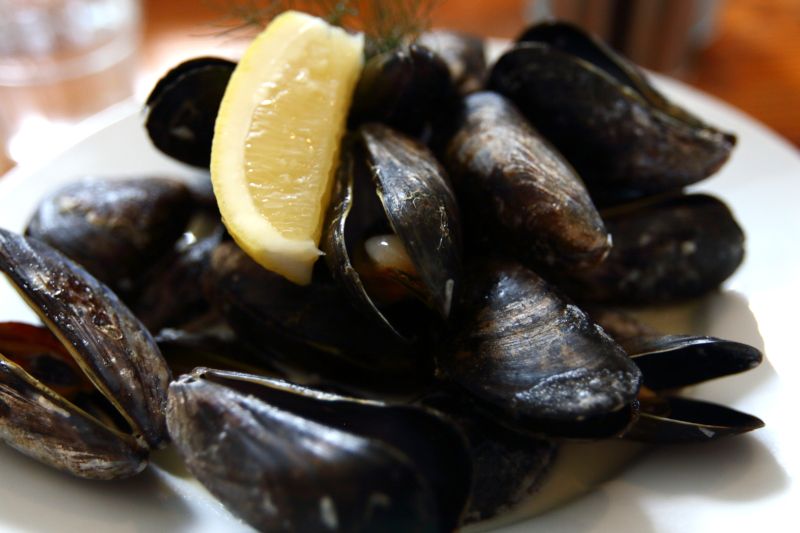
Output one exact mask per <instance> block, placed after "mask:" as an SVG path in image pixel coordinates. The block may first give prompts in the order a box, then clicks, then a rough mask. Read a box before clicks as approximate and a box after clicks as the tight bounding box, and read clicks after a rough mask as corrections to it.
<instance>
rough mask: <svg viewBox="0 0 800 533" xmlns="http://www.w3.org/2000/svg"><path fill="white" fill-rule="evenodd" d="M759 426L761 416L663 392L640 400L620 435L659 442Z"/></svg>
mask: <svg viewBox="0 0 800 533" xmlns="http://www.w3.org/2000/svg"><path fill="white" fill-rule="evenodd" d="M761 427H764V422H763V421H762V420H761V419H759V418H757V417H755V416H753V415H749V414H747V413H743V412H741V411H737V410H735V409H731V408H730V407H725V406H724V405H718V404H715V403H711V402H705V401H701V400H693V399H690V398H678V397H670V396H666V397H659V398H658V400H657V401H656V402H654V404H653V405H650V404H648V402H647V401H642V402H641V411H640V413H639V418H638V419H637V420H636V422H635V423H634V424H633V425H632V426H631V427H630V428H629V429H628V430H627V431H626V432H625V434H624V435H623V438H625V439H630V440H638V441H643V442H655V443H661V444H673V443H674V444H677V443H683V442H705V441H709V440H716V439H718V438H722V437H728V436H731V435H739V434H741V433H747V432H748V431H753V430H756V429H759V428H761Z"/></svg>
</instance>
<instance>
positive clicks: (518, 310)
mask: <svg viewBox="0 0 800 533" xmlns="http://www.w3.org/2000/svg"><path fill="white" fill-rule="evenodd" d="M466 287H467V288H466V290H465V296H464V299H463V301H462V302H461V304H460V307H459V315H460V316H459V319H460V320H458V321H457V324H456V331H455V333H454V335H453V338H452V340H451V342H450V343H449V345H448V346H447V347H446V348H445V349H444V350H443V351H442V353H441V354H440V355H439V357H438V358H437V365H438V371H439V373H440V374H441V375H442V376H443V377H445V378H446V379H448V380H450V381H452V382H454V383H456V384H458V385H459V386H461V387H462V388H464V389H466V391H468V393H469V394H470V395H471V396H473V397H474V398H475V399H476V401H479V402H480V403H481V404H482V405H484V406H487V407H489V408H491V409H493V410H495V411H497V412H498V413H500V414H501V415H502V416H503V417H505V418H506V419H507V420H513V421H515V425H516V426H517V427H520V428H527V429H529V430H531V431H540V432H544V433H549V434H552V435H558V434H562V435H576V436H577V435H580V436H591V435H592V434H594V435H599V434H603V435H611V434H614V433H615V432H618V431H621V430H622V429H623V428H624V427H625V426H626V425H627V424H628V423H629V422H630V417H631V415H632V413H631V411H630V409H631V406H632V405H633V404H634V402H635V400H636V396H637V393H638V390H639V383H640V380H641V374H640V372H639V370H638V368H636V365H635V364H633V362H632V361H631V360H630V358H629V357H628V356H627V354H626V353H625V352H624V351H623V350H622V348H621V347H619V346H618V345H617V344H616V343H614V342H613V341H612V340H611V339H610V338H609V337H608V336H607V335H606V334H605V333H604V332H603V330H602V329H601V328H600V327H598V326H596V325H595V324H594V323H592V322H591V321H590V320H589V318H588V317H587V315H586V314H585V313H584V312H583V311H581V310H580V309H579V308H578V307H576V306H575V305H574V304H571V303H569V302H568V301H567V300H565V299H563V298H562V297H561V296H560V295H559V294H558V293H557V292H555V290H554V289H553V288H551V287H550V286H549V285H548V284H547V283H546V282H545V281H544V280H543V279H541V278H540V277H539V276H537V275H536V274H535V273H533V272H532V271H530V270H528V269H526V268H524V267H522V266H521V265H520V264H518V263H513V262H506V261H502V262H501V261H493V262H490V263H488V264H485V265H480V266H477V267H475V268H474V270H473V271H472V273H471V276H470V277H469V278H468V282H467V285H466Z"/></svg>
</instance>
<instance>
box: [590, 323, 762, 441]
mask: <svg viewBox="0 0 800 533" xmlns="http://www.w3.org/2000/svg"><path fill="white" fill-rule="evenodd" d="M591 315H592V318H594V319H595V320H597V321H598V323H599V324H601V325H602V327H603V328H604V329H605V331H607V332H608V333H609V334H610V335H611V336H612V337H614V339H615V340H617V342H619V343H620V345H621V346H622V347H623V348H624V349H625V350H626V351H627V352H628V353H629V354H630V356H631V358H632V360H633V361H634V362H635V363H636V366H638V367H639V369H640V370H641V372H642V383H643V386H642V390H641V392H640V394H639V407H640V410H639V416H638V418H637V419H636V421H635V422H634V423H633V424H632V425H631V426H630V427H629V428H628V429H627V430H626V432H625V433H624V435H623V437H624V438H626V439H630V440H639V441H647V442H656V443H679V442H692V441H701V442H702V441H707V440H713V439H717V438H719V437H724V436H728V435H736V434H739V433H745V432H747V431H752V430H754V429H758V428H760V427H762V426H763V425H764V423H763V422H762V421H761V420H759V419H758V418H756V417H754V416H751V415H748V414H746V413H742V412H739V411H736V410H734V409H730V408H728V407H724V406H722V405H717V404H713V403H709V402H704V401H702V400H694V399H689V398H679V397H676V396H674V394H675V392H674V391H675V390H677V389H679V388H681V387H686V386H689V385H695V384H697V383H702V382H704V381H708V380H710V379H716V378H720V377H723V376H728V375H732V374H738V373H740V372H745V371H747V370H751V369H753V368H755V367H756V366H758V365H759V364H760V363H761V360H762V359H763V356H762V354H761V352H760V351H759V350H758V349H757V348H755V347H753V346H749V345H747V344H743V343H740V342H735V341H730V340H725V339H719V338H716V337H707V336H696V335H662V334H659V333H658V332H657V331H656V330H654V329H653V328H651V327H649V326H647V325H646V324H644V323H642V322H641V321H639V320H638V319H637V318H635V317H634V316H632V315H630V314H628V313H625V312H623V311H620V310H615V309H608V308H599V307H595V308H592V310H591Z"/></svg>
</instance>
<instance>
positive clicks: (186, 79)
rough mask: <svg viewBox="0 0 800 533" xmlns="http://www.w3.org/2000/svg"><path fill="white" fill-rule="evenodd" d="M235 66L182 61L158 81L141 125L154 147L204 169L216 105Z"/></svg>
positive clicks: (221, 61)
mask: <svg viewBox="0 0 800 533" xmlns="http://www.w3.org/2000/svg"><path fill="white" fill-rule="evenodd" d="M235 67H236V63H234V62H232V61H228V60H227V59H220V58H216V57H199V58H196V59H191V60H189V61H185V62H183V63H181V64H180V65H178V66H177V67H175V68H173V69H172V70H170V71H169V72H167V74H165V75H164V77H163V78H161V79H160V80H159V81H158V83H157V84H156V86H155V87H154V88H153V90H152V91H151V92H150V96H148V97H147V103H146V105H147V108H148V114H147V121H146V123H145V126H146V128H147V133H148V134H149V136H150V140H151V141H152V142H153V144H154V145H155V147H156V148H158V149H159V150H161V151H162V152H164V153H165V154H167V155H168V156H170V157H173V158H175V159H177V160H178V161H182V162H184V163H187V164H189V165H193V166H196V167H203V168H208V165H209V162H210V160H211V140H212V139H213V137H214V122H215V121H216V118H217V111H218V110H219V104H220V102H221V101H222V96H223V95H224V94H225V88H226V87H227V86H228V80H229V79H230V77H231V74H232V73H233V69H234V68H235Z"/></svg>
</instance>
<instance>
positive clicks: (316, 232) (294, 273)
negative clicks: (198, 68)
mask: <svg viewBox="0 0 800 533" xmlns="http://www.w3.org/2000/svg"><path fill="white" fill-rule="evenodd" d="M363 48H364V41H363V37H362V36H361V35H351V34H349V33H347V32H346V31H344V30H343V29H341V28H337V27H334V26H330V25H329V24H327V23H326V22H325V21H323V20H322V19H319V18H316V17H312V16H310V15H306V14H303V13H298V12H295V11H287V12H285V13H283V14H281V15H279V16H278V17H276V18H275V19H274V20H273V21H272V22H271V23H270V24H269V26H267V28H266V29H265V30H264V31H263V32H262V33H261V34H260V35H259V36H258V37H256V39H255V40H254V41H253V42H252V43H251V44H250V46H249V47H248V48H247V50H246V51H245V53H244V55H243V57H242V59H241V61H240V62H239V64H238V65H237V66H236V69H235V70H234V72H233V75H232V76H231V79H230V81H229V82H228V86H227V88H226V90H225V96H224V97H223V98H222V103H221V104H220V108H219V113H218V115H217V122H216V125H215V128H214V141H213V143H212V147H211V181H212V183H213V186H214V194H215V196H216V198H217V203H218V205H219V209H220V213H221V214H222V219H223V221H224V223H225V226H226V227H227V229H228V232H229V233H230V234H231V236H232V237H233V239H234V240H235V241H236V242H237V244H238V245H239V246H240V247H241V248H242V249H243V250H244V251H245V253H247V254H248V255H249V256H250V257H251V258H253V259H254V260H255V261H256V262H258V263H259V264H261V265H262V266H264V267H265V268H267V269H269V270H272V271H273V272H276V273H278V274H280V275H282V276H284V277H285V278H287V279H289V280H291V281H293V282H295V283H299V284H307V283H309V282H310V281H311V270H312V268H313V266H314V262H315V261H316V260H317V258H318V257H319V256H320V254H321V252H320V251H319V249H318V248H317V246H318V245H319V239H320V234H321V232H322V224H323V219H324V217H325V211H326V209H327V205H328V201H329V199H330V192H331V187H332V184H333V174H334V172H335V170H336V168H335V167H336V164H337V161H338V152H339V144H340V142H341V138H342V135H343V134H344V131H345V126H346V124H345V122H346V119H347V112H348V109H349V108H350V101H351V99H352V94H353V89H354V88H355V84H356V82H357V81H358V77H359V75H360V73H361V67H362V62H363Z"/></svg>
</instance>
